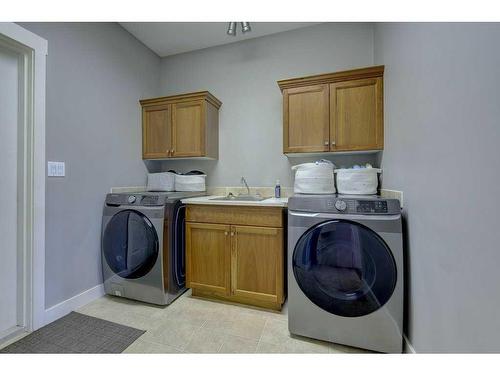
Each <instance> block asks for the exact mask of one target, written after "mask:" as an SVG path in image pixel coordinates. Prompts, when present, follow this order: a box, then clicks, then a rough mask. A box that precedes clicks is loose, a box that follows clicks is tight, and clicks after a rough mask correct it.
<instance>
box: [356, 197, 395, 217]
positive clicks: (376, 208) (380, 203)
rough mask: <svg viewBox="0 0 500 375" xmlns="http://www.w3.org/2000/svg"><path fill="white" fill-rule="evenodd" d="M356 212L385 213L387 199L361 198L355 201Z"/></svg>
mask: <svg viewBox="0 0 500 375" xmlns="http://www.w3.org/2000/svg"><path fill="white" fill-rule="evenodd" d="M356 212H358V213H363V214H368V213H370V214H386V213H387V212H388V210H387V201H384V200H376V201H369V200H362V201H357V204H356Z"/></svg>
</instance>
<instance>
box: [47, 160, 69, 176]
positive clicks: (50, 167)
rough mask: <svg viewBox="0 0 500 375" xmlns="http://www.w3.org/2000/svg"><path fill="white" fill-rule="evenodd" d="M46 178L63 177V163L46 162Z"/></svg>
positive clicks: (64, 174)
mask: <svg viewBox="0 0 500 375" xmlns="http://www.w3.org/2000/svg"><path fill="white" fill-rule="evenodd" d="M47 176H49V177H64V176H66V166H65V163H64V162H63V161H49V162H47Z"/></svg>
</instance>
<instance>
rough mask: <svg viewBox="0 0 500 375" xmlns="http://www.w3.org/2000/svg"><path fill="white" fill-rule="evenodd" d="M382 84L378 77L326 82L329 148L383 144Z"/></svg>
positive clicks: (375, 147)
mask: <svg viewBox="0 0 500 375" xmlns="http://www.w3.org/2000/svg"><path fill="white" fill-rule="evenodd" d="M382 84H383V83H382V78H369V79H359V80H354V81H348V82H337V83H332V84H331V85H330V126H331V128H330V135H331V138H332V141H331V150H332V151H356V150H378V149H382V148H383V147H384V123H383V117H382V114H383V108H382V105H383V102H382Z"/></svg>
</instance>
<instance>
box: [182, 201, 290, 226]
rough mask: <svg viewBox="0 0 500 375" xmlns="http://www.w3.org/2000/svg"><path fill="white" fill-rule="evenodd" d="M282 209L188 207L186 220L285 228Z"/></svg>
mask: <svg viewBox="0 0 500 375" xmlns="http://www.w3.org/2000/svg"><path fill="white" fill-rule="evenodd" d="M283 216H284V210H283V208H281V207H249V206H211V205H210V206H209V205H188V206H187V213H186V220H187V221H191V222H197V223H216V224H230V225H255V226H261V227H274V228H282V227H283V222H284V220H283Z"/></svg>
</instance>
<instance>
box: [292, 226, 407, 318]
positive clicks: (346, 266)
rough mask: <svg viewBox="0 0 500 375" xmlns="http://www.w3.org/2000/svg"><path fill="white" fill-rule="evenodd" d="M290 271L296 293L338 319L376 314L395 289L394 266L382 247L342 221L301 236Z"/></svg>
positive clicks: (378, 240)
mask: <svg viewBox="0 0 500 375" xmlns="http://www.w3.org/2000/svg"><path fill="white" fill-rule="evenodd" d="M292 267H293V273H294V276H295V279H296V281H297V283H298V285H299V287H300V289H301V290H302V292H303V293H304V294H305V295H306V296H307V297H308V298H309V299H310V300H311V301H312V302H313V303H315V304H316V305H317V306H319V307H320V308H322V309H323V310H326V311H328V312H330V313H332V314H335V315H339V316H345V317H358V316H363V315H368V314H370V313H372V312H374V311H376V310H377V309H379V308H380V307H382V306H383V305H384V304H385V303H386V302H387V301H388V300H389V298H390V297H391V295H392V293H393V292H394V288H395V286H396V277H397V270H396V263H395V261H394V257H393V256H392V253H391V251H390V249H389V248H388V247H387V245H386V244H385V242H384V241H383V240H382V238H381V237H380V236H379V235H378V234H377V233H375V232H374V231H372V230H371V229H369V228H367V227H365V226H363V225H361V224H359V223H355V222H352V221H348V220H331V221H326V222H323V223H321V224H318V225H316V226H314V227H312V228H311V229H309V230H308V231H307V232H306V233H304V234H303V235H302V237H300V239H299V241H298V242H297V245H296V246H295V250H294V252H293V259H292Z"/></svg>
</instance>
